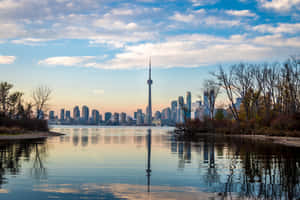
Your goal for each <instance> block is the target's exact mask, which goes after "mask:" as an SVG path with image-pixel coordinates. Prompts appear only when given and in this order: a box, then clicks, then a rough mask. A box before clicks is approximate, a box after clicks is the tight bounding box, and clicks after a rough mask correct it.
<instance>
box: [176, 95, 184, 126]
mask: <svg viewBox="0 0 300 200" xmlns="http://www.w3.org/2000/svg"><path fill="white" fill-rule="evenodd" d="M183 107H184V99H183V96H179V97H178V112H177V122H178V123H183V121H184V120H183V116H184V115H183V114H184V110H183Z"/></svg>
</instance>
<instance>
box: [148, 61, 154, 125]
mask: <svg viewBox="0 0 300 200" xmlns="http://www.w3.org/2000/svg"><path fill="white" fill-rule="evenodd" d="M147 83H148V87H149V92H148V109H147V111H148V113H147V119H148V121H147V124H148V125H150V126H151V125H152V102H151V85H152V83H153V81H152V80H151V57H150V60H149V79H148V81H147Z"/></svg>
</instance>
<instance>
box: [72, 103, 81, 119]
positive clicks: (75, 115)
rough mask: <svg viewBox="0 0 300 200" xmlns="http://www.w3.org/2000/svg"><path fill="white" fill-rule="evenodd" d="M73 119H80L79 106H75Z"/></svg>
mask: <svg viewBox="0 0 300 200" xmlns="http://www.w3.org/2000/svg"><path fill="white" fill-rule="evenodd" d="M73 119H74V120H76V121H78V120H79V119H80V110H79V106H75V107H74V108H73Z"/></svg>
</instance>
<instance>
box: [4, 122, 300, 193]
mask: <svg viewBox="0 0 300 200" xmlns="http://www.w3.org/2000/svg"><path fill="white" fill-rule="evenodd" d="M56 131H58V132H62V131H63V132H64V133H66V135H65V136H62V137H55V138H50V139H48V140H41V141H24V142H15V143H7V142H5V143H0V156H1V159H0V162H1V163H0V186H1V187H0V199H2V198H3V199H20V194H23V193H26V194H27V195H28V196H35V197H33V198H32V199H47V198H48V197H49V196H50V197H53V198H54V197H55V198H58V199H208V198H210V199H297V198H299V197H300V188H299V187H300V182H299V181H300V180H299V177H300V166H299V162H300V156H299V155H300V154H299V153H300V149H299V148H292V147H285V146H280V145H274V144H270V143H261V142H256V141H247V140H244V139H241V138H229V137H212V136H203V137H201V138H199V140H198V141H181V140H177V139H176V138H175V137H173V136H172V135H171V134H168V133H167V130H166V129H157V128H152V129H149V130H148V129H146V128H131V127H129V128H123V129H122V128H98V129H95V128H76V129H75V128H64V130H60V129H57V130H56ZM50 147H51V148H50ZM24 171H25V172H26V173H25V172H24ZM27 172H28V173H27ZM11 175H14V176H11ZM32 180H35V181H32ZM22 181H25V182H22ZM22 184H23V185H22ZM13 190H14V192H10V191H13ZM6 193H8V194H6ZM31 193H34V195H33V194H31ZM5 195H7V196H5ZM18 195H19V196H18Z"/></svg>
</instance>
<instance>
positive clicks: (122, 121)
mask: <svg viewBox="0 0 300 200" xmlns="http://www.w3.org/2000/svg"><path fill="white" fill-rule="evenodd" d="M120 118H121V119H120V123H121V124H125V123H126V113H124V112H122V113H121V117H120Z"/></svg>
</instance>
